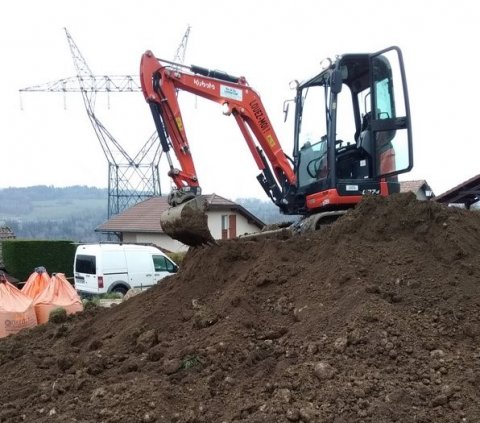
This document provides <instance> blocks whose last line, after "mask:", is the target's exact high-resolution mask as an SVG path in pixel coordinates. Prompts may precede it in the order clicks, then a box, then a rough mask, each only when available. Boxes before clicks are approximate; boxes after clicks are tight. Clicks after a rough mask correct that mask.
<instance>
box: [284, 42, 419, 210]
mask: <svg viewBox="0 0 480 423" xmlns="http://www.w3.org/2000/svg"><path fill="white" fill-rule="evenodd" d="M293 157H294V166H295V173H296V175H297V190H296V192H295V196H294V199H293V200H292V202H293V203H294V205H293V206H292V207H293V208H294V209H296V208H298V209H301V208H302V205H303V207H304V208H303V211H304V212H305V213H307V214H308V213H311V212H315V211H316V210H318V209H322V210H325V211H327V210H341V209H346V208H348V207H349V206H353V205H355V204H357V203H358V202H359V201H360V199H361V197H362V196H363V195H365V194H378V195H389V194H391V193H394V192H398V191H399V189H400V187H399V183H398V179H397V175H398V174H401V173H404V172H408V171H409V170H411V168H412V166H413V150H412V135H411V122H410V111H409V103H408V92H407V85H406V79H405V70H404V65H403V59H402V54H401V51H400V49H399V48H397V47H390V48H388V49H385V50H382V51H380V52H377V53H374V54H347V55H343V56H340V57H338V58H337V60H336V61H335V62H332V61H329V62H328V63H327V66H326V67H325V69H324V70H323V71H322V72H321V73H320V74H318V75H316V76H315V77H313V78H311V79H310V80H308V81H305V82H303V83H302V84H299V85H298V88H297V95H296V112H295V132H294V152H293Z"/></svg>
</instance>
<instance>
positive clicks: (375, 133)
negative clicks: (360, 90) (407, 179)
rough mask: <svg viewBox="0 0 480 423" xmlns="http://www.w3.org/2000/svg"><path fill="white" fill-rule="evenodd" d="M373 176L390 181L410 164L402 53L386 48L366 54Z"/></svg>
mask: <svg viewBox="0 0 480 423" xmlns="http://www.w3.org/2000/svg"><path fill="white" fill-rule="evenodd" d="M370 89H371V93H372V95H371V96H370V97H371V105H370V106H371V112H372V113H371V125H370V131H371V134H370V139H371V140H374V142H373V149H374V151H375V154H374V175H375V176H376V177H377V178H388V179H389V180H392V177H394V176H395V175H398V174H401V173H405V172H408V171H410V170H411V169H412V167H413V148H412V127H411V119H410V106H409V100H408V90H407V81H406V76H405V68H404V64H403V57H402V52H401V50H400V49H399V48H398V47H390V48H387V49H385V50H382V51H379V52H377V53H374V54H372V55H371V56H370Z"/></svg>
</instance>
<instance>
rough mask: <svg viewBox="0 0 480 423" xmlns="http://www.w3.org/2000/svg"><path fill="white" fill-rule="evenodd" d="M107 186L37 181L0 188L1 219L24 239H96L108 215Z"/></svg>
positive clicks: (18, 236)
mask: <svg viewBox="0 0 480 423" xmlns="http://www.w3.org/2000/svg"><path fill="white" fill-rule="evenodd" d="M107 201H108V191H107V189H102V188H94V187H87V186H72V187H65V188H56V187H53V186H45V185H38V186H33V187H27V188H5V189H0V222H3V223H4V224H5V225H7V226H9V227H10V228H11V229H12V230H13V231H14V233H15V235H16V236H17V238H23V239H70V240H72V241H94V240H98V239H99V237H100V235H99V234H96V233H95V232H94V229H95V228H96V227H97V226H98V225H100V224H101V223H103V222H104V221H105V220H106V219H107Z"/></svg>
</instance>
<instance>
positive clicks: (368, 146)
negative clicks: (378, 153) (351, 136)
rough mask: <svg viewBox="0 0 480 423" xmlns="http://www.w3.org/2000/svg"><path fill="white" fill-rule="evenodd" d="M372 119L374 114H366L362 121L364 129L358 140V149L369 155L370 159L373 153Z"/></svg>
mask: <svg viewBox="0 0 480 423" xmlns="http://www.w3.org/2000/svg"><path fill="white" fill-rule="evenodd" d="M371 118H372V112H368V113H365V115H364V116H363V121H362V129H361V131H360V135H359V136H358V140H357V148H358V149H359V150H360V151H361V152H362V153H366V154H368V157H370V158H371V157H372V153H373V140H372V137H371V132H370V131H369V128H370V121H371Z"/></svg>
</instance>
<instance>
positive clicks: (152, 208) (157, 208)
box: [95, 194, 264, 233]
mask: <svg viewBox="0 0 480 423" xmlns="http://www.w3.org/2000/svg"><path fill="white" fill-rule="evenodd" d="M202 197H204V198H205V199H206V201H207V208H209V209H212V210H222V209H225V210H236V211H238V212H239V213H240V214H243V215H244V216H245V217H246V218H247V219H249V220H251V221H253V223H254V224H256V225H257V226H258V227H259V228H262V227H263V226H264V223H263V222H262V221H261V220H260V219H258V218H257V217H255V216H254V215H252V214H251V213H250V212H249V211H248V210H246V209H245V208H243V207H242V206H240V205H239V204H237V203H235V202H233V201H230V200H227V199H226V198H224V197H222V196H220V195H218V194H208V195H202ZM169 207H170V206H169V205H168V201H167V197H166V196H161V197H152V198H149V199H148V200H145V201H142V202H140V203H138V204H135V205H134V206H132V207H130V208H129V209H127V210H125V211H123V212H122V213H120V214H118V215H116V216H113V217H112V218H111V219H110V220H107V221H106V222H105V223H103V224H101V225H100V226H98V227H97V228H96V229H95V231H96V232H142V233H162V232H163V230H162V227H161V226H160V216H161V214H162V213H163V212H164V211H165V210H167V209H168V208H169Z"/></svg>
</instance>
